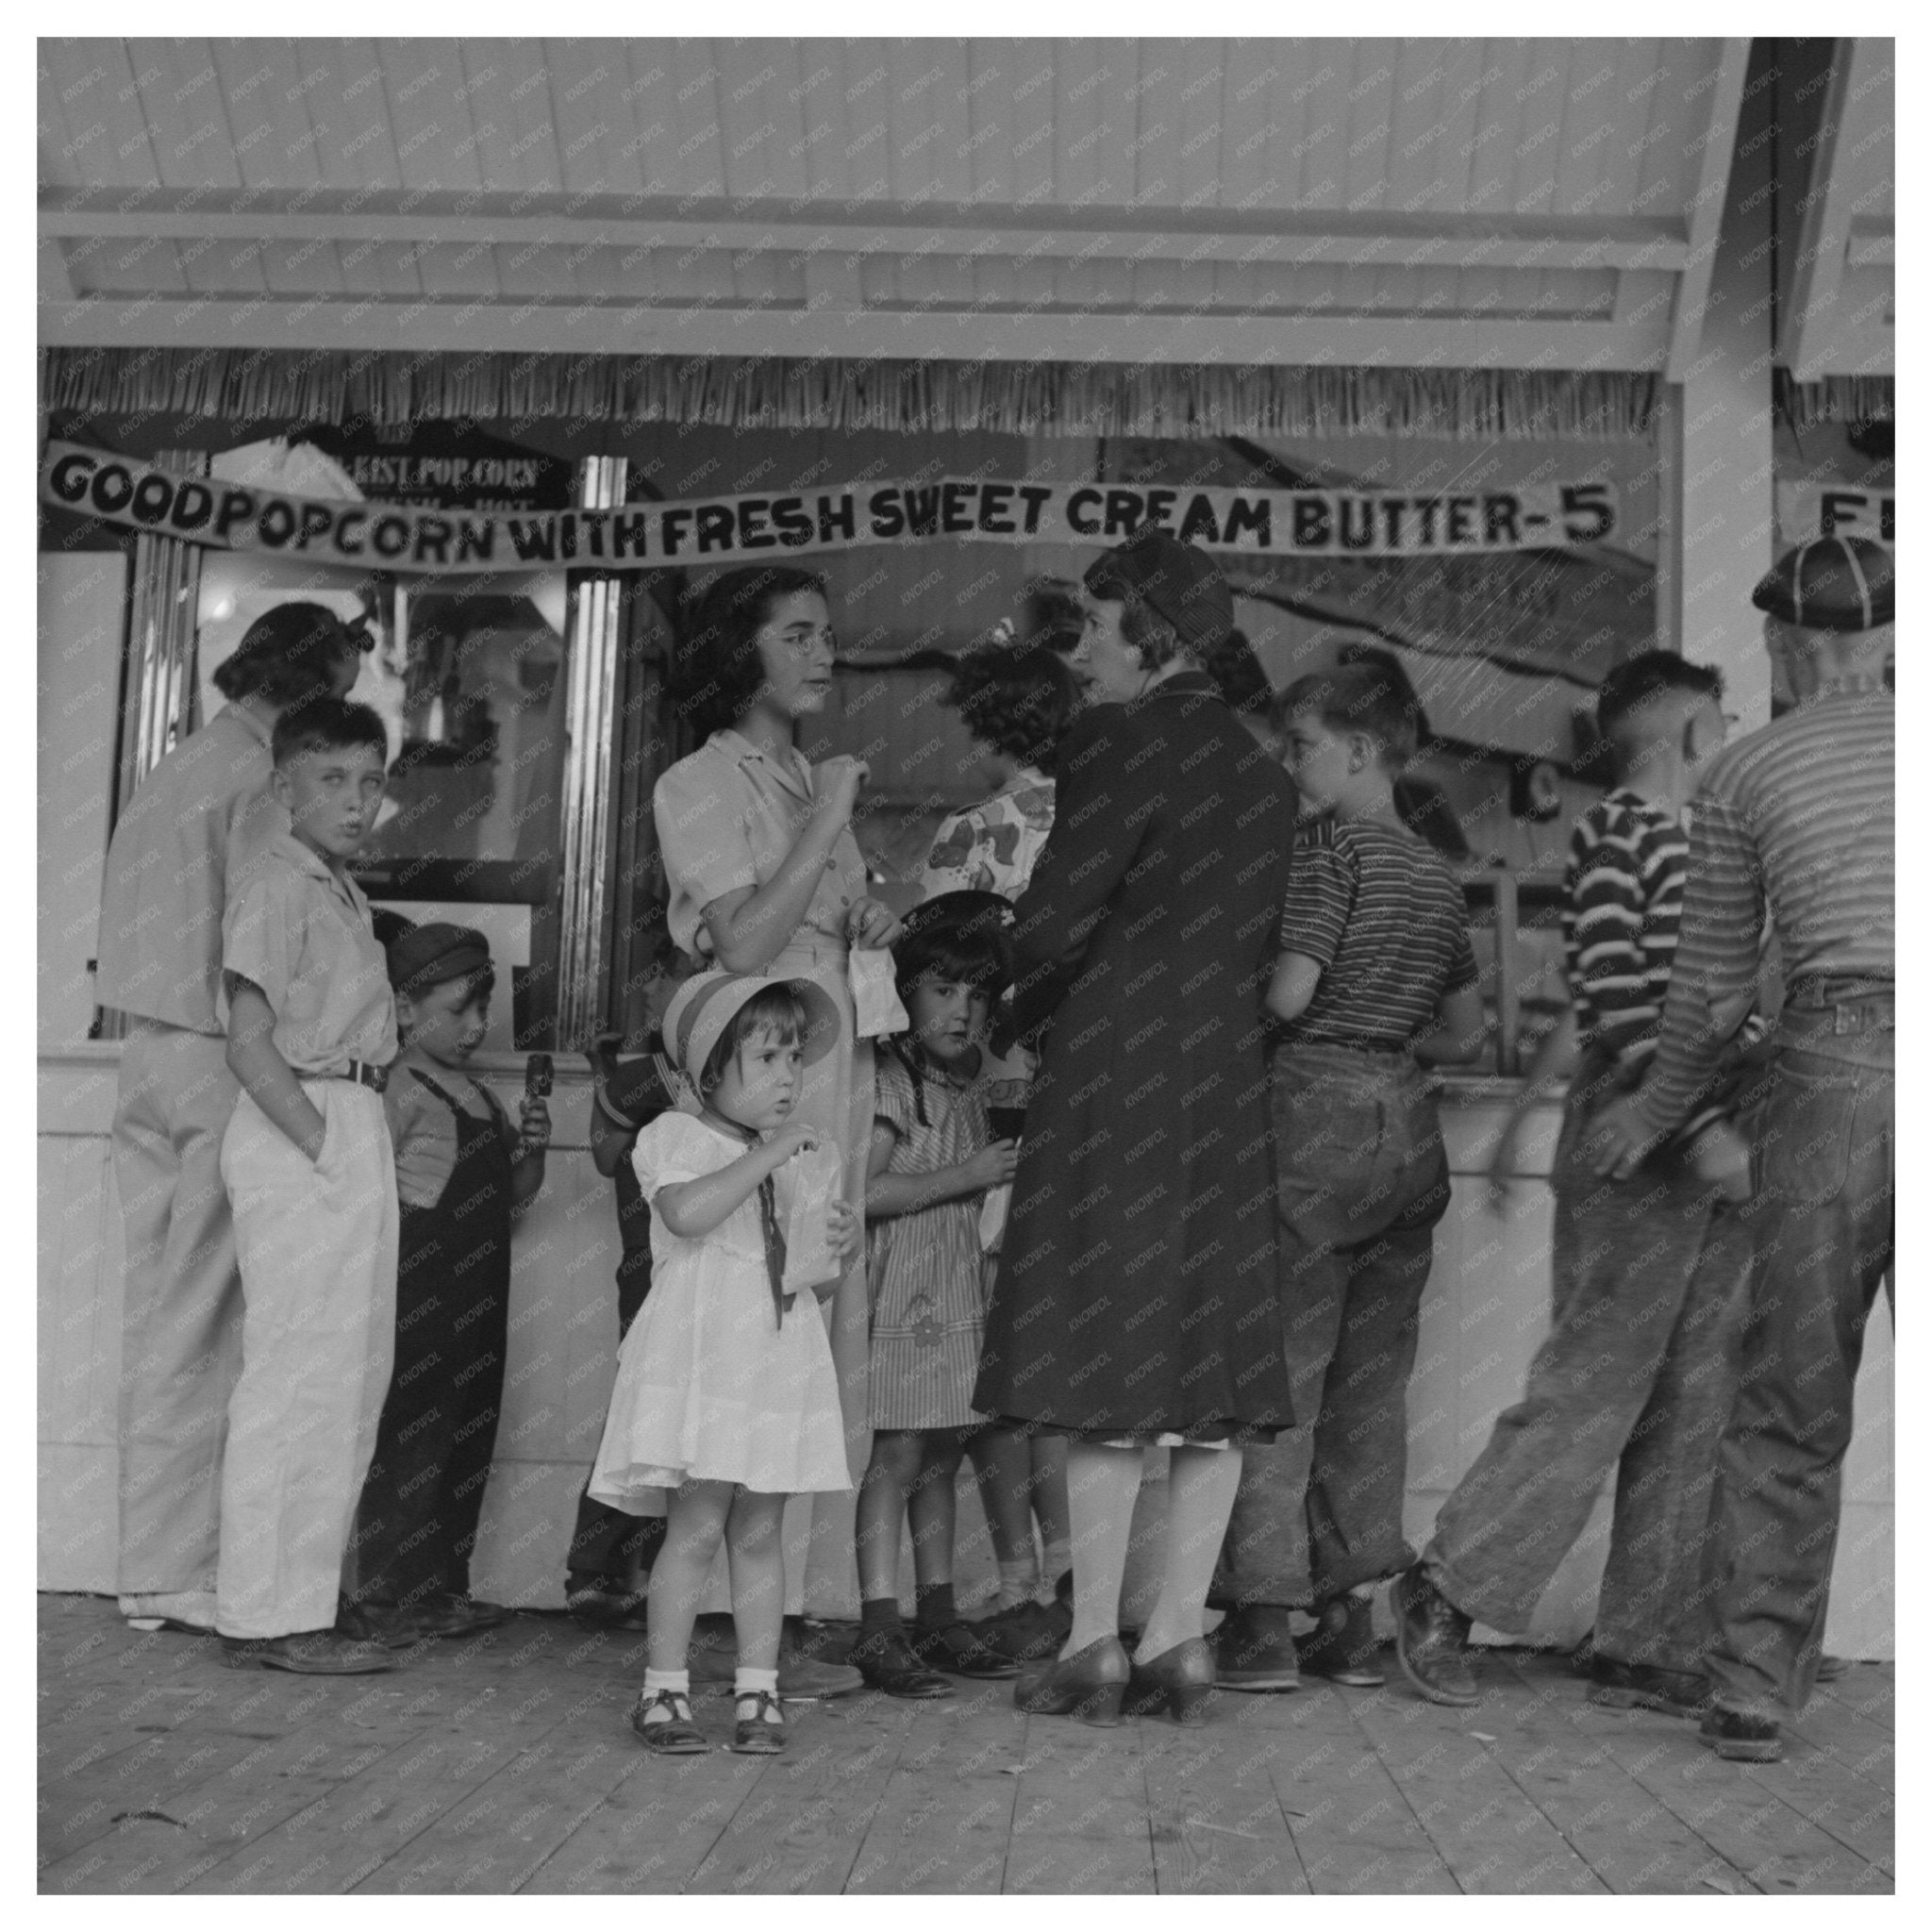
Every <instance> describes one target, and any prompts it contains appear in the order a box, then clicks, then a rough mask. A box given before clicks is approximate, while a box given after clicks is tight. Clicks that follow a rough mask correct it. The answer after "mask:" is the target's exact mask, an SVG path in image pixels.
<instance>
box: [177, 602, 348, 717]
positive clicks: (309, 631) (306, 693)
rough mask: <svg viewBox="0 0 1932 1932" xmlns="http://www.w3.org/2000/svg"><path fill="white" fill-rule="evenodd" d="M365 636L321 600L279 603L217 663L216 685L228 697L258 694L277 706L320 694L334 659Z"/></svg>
mask: <svg viewBox="0 0 1932 1932" xmlns="http://www.w3.org/2000/svg"><path fill="white" fill-rule="evenodd" d="M367 635H368V634H367V632H366V631H364V630H362V629H361V628H360V626H358V625H349V624H345V623H344V622H343V621H342V619H341V618H340V617H338V616H337V615H336V613H335V612H334V611H333V610H331V609H329V608H328V607H327V606H326V605H325V604H277V605H276V606H275V608H274V609H273V610H265V611H263V612H262V614H261V615H260V616H259V617H258V618H257V619H256V620H255V622H254V623H253V624H251V625H249V626H248V628H247V629H246V630H245V631H244V632H242V641H241V642H240V643H239V644H237V645H236V646H235V649H234V650H233V651H232V652H231V653H230V654H229V656H227V657H226V658H224V659H223V660H222V661H221V663H219V664H217V665H216V666H215V671H214V685H215V689H216V690H217V691H220V692H221V694H222V695H223V696H224V697H225V698H228V699H230V700H235V699H240V698H247V697H258V698H261V699H262V700H264V701H265V702H266V703H268V704H271V705H274V706H276V707H277V708H280V707H282V706H285V705H290V704H294V703H297V702H299V701H300V700H302V699H304V698H308V697H320V696H323V695H325V693H326V692H327V691H328V688H329V684H330V682H331V677H330V674H331V673H332V672H333V671H334V669H335V667H336V664H337V663H338V661H339V660H340V659H341V658H344V657H347V656H350V655H353V654H357V653H359V652H360V651H362V650H363V649H364V648H365V639H366V638H367Z"/></svg>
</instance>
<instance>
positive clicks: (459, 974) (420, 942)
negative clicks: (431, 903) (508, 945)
mask: <svg viewBox="0 0 1932 1932" xmlns="http://www.w3.org/2000/svg"><path fill="white" fill-rule="evenodd" d="M384 951H385V953H386V955H387V957H388V959H389V983H390V985H391V986H392V987H393V988H394V989H395V990H396V991H397V992H407V993H418V992H427V991H429V989H430V988H431V987H432V986H443V985H446V984H447V983H448V982H449V981H450V980H452V979H463V978H467V977H468V975H469V974H472V973H488V972H490V971H491V960H490V941H488V940H486V939H485V938H484V937H483V935H482V934H481V933H480V932H478V931H477V930H476V928H475V926H473V925H451V924H449V923H448V922H447V921H444V920H441V919H434V920H431V921H430V922H429V923H428V924H426V925H412V926H410V927H409V928H408V931H407V932H404V933H400V934H398V935H397V936H396V937H395V938H394V939H392V940H391V941H389V943H388V945H387V946H386V947H385V948H384Z"/></svg>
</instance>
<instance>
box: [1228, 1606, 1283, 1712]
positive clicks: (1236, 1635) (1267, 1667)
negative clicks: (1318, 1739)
mask: <svg viewBox="0 0 1932 1932" xmlns="http://www.w3.org/2000/svg"><path fill="white" fill-rule="evenodd" d="M1209 1641H1210V1642H1211V1643H1212V1644H1213V1646H1214V1681H1215V1682H1216V1683H1217V1684H1218V1685H1220V1686H1221V1688H1222V1689H1223V1690H1224V1691H1299V1690H1300V1689H1301V1683H1302V1674H1301V1665H1300V1661H1299V1659H1298V1658H1297V1657H1296V1656H1295V1649H1294V1633H1293V1631H1292V1629H1291V1627H1290V1624H1289V1612H1288V1611H1287V1610H1285V1609H1282V1608H1281V1607H1279V1606H1277V1605H1274V1604H1249V1605H1248V1606H1247V1607H1245V1608H1243V1609H1238V1610H1230V1611H1228V1613H1227V1615H1226V1616H1225V1617H1224V1618H1223V1619H1222V1620H1221V1624H1220V1625H1219V1626H1218V1627H1217V1629H1216V1630H1215V1632H1214V1635H1213V1636H1212V1638H1210V1639H1209Z"/></svg>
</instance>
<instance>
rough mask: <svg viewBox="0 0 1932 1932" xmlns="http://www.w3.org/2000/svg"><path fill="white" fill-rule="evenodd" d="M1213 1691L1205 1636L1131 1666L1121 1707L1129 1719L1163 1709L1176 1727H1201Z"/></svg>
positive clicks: (1211, 1660) (1211, 1664)
mask: <svg viewBox="0 0 1932 1932" xmlns="http://www.w3.org/2000/svg"><path fill="white" fill-rule="evenodd" d="M1213 1692H1214V1652H1213V1651H1212V1650H1211V1649H1210V1648H1209V1646H1208V1640H1207V1639H1206V1638H1205V1637H1190V1638H1188V1639H1187V1640H1186V1641H1185V1642H1181V1643H1176V1644H1175V1645H1174V1648H1173V1649H1172V1650H1163V1651H1162V1652H1161V1653H1160V1655H1159V1656H1158V1657H1149V1658H1148V1659H1147V1661H1146V1662H1145V1663H1144V1664H1143V1663H1135V1664H1134V1665H1133V1666H1132V1667H1131V1670H1130V1672H1129V1674H1128V1677H1127V1695H1126V1702H1125V1704H1124V1709H1125V1711H1126V1713H1127V1715H1128V1716H1129V1717H1151V1716H1153V1715H1154V1713H1155V1712H1157V1711H1163V1710H1164V1711H1165V1712H1166V1713H1167V1714H1168V1716H1169V1717H1171V1718H1173V1719H1174V1723H1175V1724H1188V1725H1190V1726H1192V1725H1196V1724H1206V1723H1207V1722H1208V1698H1209V1697H1210V1696H1212V1695H1213Z"/></svg>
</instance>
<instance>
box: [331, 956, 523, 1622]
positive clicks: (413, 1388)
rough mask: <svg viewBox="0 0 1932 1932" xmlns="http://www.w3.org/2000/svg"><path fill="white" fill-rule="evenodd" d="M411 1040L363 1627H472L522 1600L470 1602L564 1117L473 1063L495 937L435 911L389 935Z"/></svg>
mask: <svg viewBox="0 0 1932 1932" xmlns="http://www.w3.org/2000/svg"><path fill="white" fill-rule="evenodd" d="M387 954H388V960H389V977H390V984H391V987H392V988H393V989H394V992H395V1002H396V1024H397V1029H398V1031H399V1032H400V1034H401V1036H402V1040H403V1048H402V1052H401V1053H400V1054H399V1055H398V1056H397V1058H396V1062H395V1065H394V1066H393V1068H391V1074H390V1081H389V1086H388V1089H387V1091H385V1093H384V1096H383V1104H384V1110H385V1112H386V1113H387V1115H388V1117H389V1129H390V1137H391V1141H393V1142H394V1144H395V1164H396V1194H397V1198H398V1200H399V1202H400V1205H401V1219H402V1227H401V1240H400V1254H399V1257H398V1264H397V1270H396V1341H395V1367H394V1370H393V1373H392V1374H391V1380H390V1391H389V1397H388V1400H387V1401H386V1402H385V1403H384V1404H383V1410H382V1422H381V1425H380V1427H379V1429H378V1430H377V1433H376V1441H375V1459H374V1460H373V1462H372V1463H371V1464H370V1469H369V1475H368V1479H367V1481H366V1482H365V1483H364V1484H363V1488H362V1501H361V1507H360V1508H359V1510H358V1516H357V1526H356V1540H355V1542H356V1552H357V1570H358V1583H357V1589H356V1606H355V1607H354V1608H353V1609H351V1610H348V1611H345V1613H344V1616H345V1622H346V1623H347V1624H348V1625H349V1626H350V1627H351V1628H352V1629H354V1631H355V1632H356V1634H358V1635H364V1636H370V1637H375V1638H376V1639H377V1640H378V1641H385V1642H390V1643H407V1642H409V1641H414V1640H416V1639H418V1638H423V1637H461V1636H467V1635H468V1634H469V1633H471V1632H472V1631H475V1630H482V1629H488V1628H489V1627H490V1626H491V1625H492V1624H500V1623H502V1622H503V1620H504V1618H505V1617H506V1615H508V1612H507V1611H505V1610H503V1609H501V1608H499V1607H496V1606H493V1605H480V1604H476V1603H474V1602H473V1601H472V1600H471V1598H470V1553H471V1550H472V1548H473V1547H474V1546H475V1541H476V1524H477V1521H478V1518H479V1517H480V1515H481V1513H482V1508H483V1486H484V1484H485V1482H486V1481H487V1480H488V1479H489V1475H490V1459H491V1452H492V1451H493V1449H494V1447H495V1443H496V1420H497V1410H498V1408H499V1407H500V1405H501V1402H502V1398H503V1371H504V1357H505V1353H506V1351H507V1348H508V1337H509V1272H510V1254H509V1241H510V1227H511V1224H512V1222H513V1220H514V1219H515V1217H516V1216H517V1214H519V1213H520V1212H521V1211H522V1210H523V1208H525V1206H527V1204H528V1203H529V1202H530V1201H532V1200H533V1199H534V1198H535V1197H536V1195H537V1192H538V1191H539V1190H540V1189H541V1187H542V1185H543V1150H544V1149H545V1148H546V1147H547V1146H548V1145H549V1143H550V1113H549V1109H548V1108H546V1107H545V1106H544V1104H543V1102H542V1101H541V1099H535V1098H528V1097H526V1098H525V1101H524V1103H523V1108H522V1120H521V1123H520V1124H519V1125H517V1126H512V1125H511V1124H510V1122H509V1118H508V1115H507V1114H506V1113H505V1111H504V1108H503V1104H502V1102H500V1101H499V1100H498V1099H497V1097H496V1096H495V1094H493V1093H492V1092H491V1091H490V1089H489V1088H488V1087H487V1086H485V1085H484V1084H483V1082H482V1081H480V1080H478V1079H476V1078H475V1077H474V1076H473V1075H472V1074H470V1073H469V1072H468V1070H467V1069H468V1063H469V1060H470V1057H471V1056H472V1055H473V1054H474V1053H475V1051H476V1049H477V1048H478V1047H479V1046H480V1045H481V1044H482V1042H483V1036H484V1033H485V1031H486V1030H487V1028H488V1026H489V1024H490V995H491V990H492V988H493V987H494V984H495V978H496V974H495V969H494V968H493V966H492V965H491V958H490V946H489V943H488V941H486V940H485V939H484V937H483V935H482V934H481V933H480V932H476V931H475V930H474V929H473V928H471V927H469V926H464V925H451V924H444V923H442V922H441V921H438V922H436V923H434V924H426V925H413V926H408V927H405V928H404V929H403V930H402V931H400V932H398V933H396V934H395V935H394V936H393V937H391V939H390V941H389V942H388V946H387Z"/></svg>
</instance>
